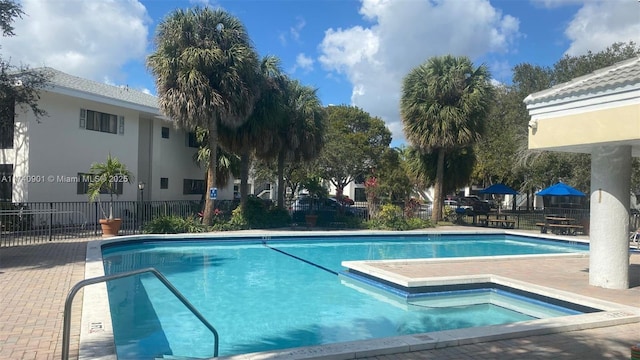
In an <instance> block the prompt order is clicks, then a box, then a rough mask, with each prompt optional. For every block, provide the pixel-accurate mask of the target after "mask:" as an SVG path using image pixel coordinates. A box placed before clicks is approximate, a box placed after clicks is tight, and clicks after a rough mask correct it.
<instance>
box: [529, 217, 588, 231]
mask: <svg viewBox="0 0 640 360" xmlns="http://www.w3.org/2000/svg"><path fill="white" fill-rule="evenodd" d="M536 226H539V227H540V233H542V234H546V233H547V231H551V232H552V233H553V234H556V235H576V232H578V231H581V232H584V226H583V225H579V224H576V219H574V218H570V217H566V216H560V215H549V216H545V218H544V222H543V223H536Z"/></svg>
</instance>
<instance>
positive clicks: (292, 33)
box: [278, 16, 307, 46]
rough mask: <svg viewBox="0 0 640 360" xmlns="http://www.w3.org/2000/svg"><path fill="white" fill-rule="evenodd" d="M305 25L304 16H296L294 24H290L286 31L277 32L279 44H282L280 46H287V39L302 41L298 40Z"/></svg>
mask: <svg viewBox="0 0 640 360" xmlns="http://www.w3.org/2000/svg"><path fill="white" fill-rule="evenodd" d="M306 25H307V22H306V21H305V20H304V18H303V17H301V16H297V17H296V24H295V25H293V26H291V27H290V28H289V31H288V32H287V31H281V32H279V33H278V40H280V44H282V46H287V43H288V42H289V39H291V40H293V41H294V42H297V43H301V42H302V41H301V40H300V34H301V32H302V29H304V27H305V26H306Z"/></svg>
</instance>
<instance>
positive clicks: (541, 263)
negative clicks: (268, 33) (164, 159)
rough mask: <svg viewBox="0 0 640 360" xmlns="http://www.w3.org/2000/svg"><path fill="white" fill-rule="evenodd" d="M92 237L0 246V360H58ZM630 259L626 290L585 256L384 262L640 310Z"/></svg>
mask: <svg viewBox="0 0 640 360" xmlns="http://www.w3.org/2000/svg"><path fill="white" fill-rule="evenodd" d="M437 230H438V231H443V232H445V231H451V230H455V231H468V230H473V228H469V227H442V228H438V229H437ZM252 233H253V234H255V233H256V232H252ZM264 233H265V232H264V231H262V232H260V234H264ZM531 233H533V232H531ZM573 238H576V237H573ZM577 238H581V237H577ZM583 239H584V238H583ZM90 241H95V240H87V239H74V240H66V241H64V242H52V243H45V244H34V245H27V246H19V247H10V248H0V291H1V292H0V309H1V310H0V359H11V360H19V359H60V358H61V347H62V323H63V316H62V314H63V310H64V302H65V298H66V295H67V293H68V291H69V289H70V288H71V287H72V286H73V285H74V284H76V283H77V282H79V281H80V280H82V279H84V277H85V258H86V250H87V245H88V244H89V242H90ZM630 262H631V265H630V286H631V288H630V289H626V290H612V289H603V288H598V287H593V286H589V285H588V265H589V259H588V257H582V258H579V257H576V258H566V259H548V258H539V259H518V260H491V261H465V262H457V263H456V264H455V266H451V263H449V265H447V263H444V262H443V263H438V262H436V263H424V262H423V263H415V264H405V265H401V266H400V265H394V266H392V268H391V267H389V266H387V268H386V269H385V270H387V271H392V272H395V273H397V274H398V275H401V276H406V277H409V278H424V277H440V276H448V277H449V276H457V275H473V274H495V275H499V276H503V277H508V278H512V279H515V280H519V281H526V282H529V283H533V284H536V285H540V286H544V287H549V288H553V289H557V290H560V291H565V292H572V293H575V294H579V295H583V296H588V297H591V298H596V299H600V300H605V301H609V302H614V303H618V304H623V305H626V306H633V307H636V308H638V307H640V253H637V252H636V253H633V254H632V255H631V257H630ZM380 266H382V267H384V266H385V265H380ZM79 295H82V294H81V293H80V294H79ZM81 305H82V296H78V297H77V299H76V301H75V302H74V306H73V310H74V311H73V313H74V316H73V318H72V324H73V326H72V331H71V340H72V342H71V355H72V356H71V358H72V359H75V358H77V356H78V348H79V337H80V329H79V327H80V325H79V323H80V321H79V319H80V313H81V311H82V308H81ZM380 342H383V339H381V340H380ZM638 343H640V322H636V323H631V324H626V325H617V326H608V327H601V328H594V329H587V330H577V331H569V332H562V333H556V334H552V335H537V336H527V337H523V338H514V339H507V340H496V341H487V342H479V343H474V344H468V345H460V346H450V347H446V348H441V349H431V350H423V351H415V352H409V353H406V352H405V353H398V354H387V355H380V356H373V357H369V358H367V359H372V360H373V359H377V360H400V359H402V360H414V359H415V360H418V359H444V360H446V359H576V358H584V359H587V358H588V359H628V358H629V357H630V347H631V346H633V345H635V344H638ZM260 358H261V359H262V358H264V359H266V358H267V357H260Z"/></svg>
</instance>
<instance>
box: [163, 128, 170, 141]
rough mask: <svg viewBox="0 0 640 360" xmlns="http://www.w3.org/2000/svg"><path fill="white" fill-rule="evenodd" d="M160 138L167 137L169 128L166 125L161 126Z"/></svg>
mask: <svg viewBox="0 0 640 360" xmlns="http://www.w3.org/2000/svg"><path fill="white" fill-rule="evenodd" d="M162 138H163V139H168V138H169V128H168V127H166V126H163V127H162Z"/></svg>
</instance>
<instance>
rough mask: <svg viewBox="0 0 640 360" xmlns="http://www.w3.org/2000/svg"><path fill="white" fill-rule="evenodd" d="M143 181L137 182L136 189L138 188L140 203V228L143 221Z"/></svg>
mask: <svg viewBox="0 0 640 360" xmlns="http://www.w3.org/2000/svg"><path fill="white" fill-rule="evenodd" d="M144 185H145V183H144V181H140V182H139V183H138V189H139V190H140V203H141V204H142V205H141V209H140V211H139V213H140V228H142V225H143V223H144Z"/></svg>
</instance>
